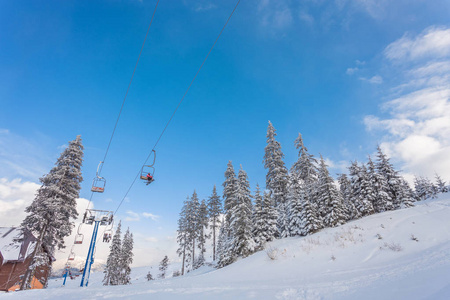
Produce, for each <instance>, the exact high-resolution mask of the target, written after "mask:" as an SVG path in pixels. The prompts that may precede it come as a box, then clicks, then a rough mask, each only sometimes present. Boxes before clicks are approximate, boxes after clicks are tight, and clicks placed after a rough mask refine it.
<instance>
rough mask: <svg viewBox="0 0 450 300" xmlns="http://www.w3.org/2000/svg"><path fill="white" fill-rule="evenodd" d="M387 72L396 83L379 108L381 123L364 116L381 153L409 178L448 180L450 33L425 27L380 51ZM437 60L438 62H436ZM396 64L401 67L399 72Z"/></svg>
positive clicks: (449, 163) (377, 118)
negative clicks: (379, 134)
mask: <svg viewBox="0 0 450 300" xmlns="http://www.w3.org/2000/svg"><path fill="white" fill-rule="evenodd" d="M384 55H385V57H386V58H387V59H388V61H392V62H395V63H394V64H391V65H388V71H389V72H390V73H391V74H395V75H394V76H396V77H397V78H398V79H400V81H401V83H400V84H399V85H397V86H395V87H393V88H392V89H391V93H390V95H388V98H390V100H388V101H387V102H385V103H384V104H383V105H382V106H381V108H382V109H383V110H384V111H385V112H387V113H388V114H389V117H387V118H379V117H377V116H366V117H365V118H364V124H365V126H366V128H367V130H369V131H373V132H382V133H383V142H382V144H381V145H382V147H383V149H385V150H386V151H387V153H389V154H390V155H391V156H393V158H394V159H396V160H397V161H399V162H401V163H402V164H403V165H402V169H404V170H405V171H406V172H409V173H410V174H409V175H408V176H409V177H411V174H417V175H424V176H428V177H433V176H434V172H437V173H438V174H440V175H442V176H443V178H444V180H447V181H448V180H449V179H450V29H446V28H437V27H431V28H428V29H426V30H424V31H423V32H422V33H420V34H418V35H417V36H410V35H404V36H403V37H402V38H400V39H399V40H397V41H395V42H393V43H392V44H390V45H388V46H387V47H386V49H385V51H384ZM436 58H438V60H436ZM396 62H401V63H402V66H401V67H399V65H398V64H397V63H396Z"/></svg>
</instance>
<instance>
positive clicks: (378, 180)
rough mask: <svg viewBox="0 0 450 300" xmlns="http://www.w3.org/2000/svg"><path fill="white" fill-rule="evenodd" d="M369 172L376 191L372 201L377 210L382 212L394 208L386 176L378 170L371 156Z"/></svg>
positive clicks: (369, 178) (368, 163) (368, 166)
mask: <svg viewBox="0 0 450 300" xmlns="http://www.w3.org/2000/svg"><path fill="white" fill-rule="evenodd" d="M367 174H368V180H369V182H370V184H371V186H372V190H373V193H374V198H373V200H372V201H373V209H374V210H375V212H377V213H380V212H384V211H388V210H393V209H394V206H393V205H392V199H391V198H390V196H389V192H388V184H387V181H386V178H385V177H384V176H382V175H381V174H379V173H378V172H377V170H376V167H375V164H374V162H373V161H372V159H371V157H370V156H369V161H368V162H367Z"/></svg>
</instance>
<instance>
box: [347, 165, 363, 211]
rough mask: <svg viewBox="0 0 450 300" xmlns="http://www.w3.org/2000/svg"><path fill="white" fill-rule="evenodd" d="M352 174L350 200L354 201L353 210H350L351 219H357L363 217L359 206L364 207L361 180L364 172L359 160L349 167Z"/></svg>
mask: <svg viewBox="0 0 450 300" xmlns="http://www.w3.org/2000/svg"><path fill="white" fill-rule="evenodd" d="M348 171H349V175H350V183H351V184H350V202H351V203H352V206H353V208H354V209H353V210H352V211H350V213H351V215H350V220H356V219H359V218H361V217H362V214H361V212H360V210H359V208H364V204H363V203H362V202H361V199H362V196H361V181H362V178H361V176H362V172H361V167H360V166H359V165H358V162H357V161H352V162H351V164H350V166H349V167H348Z"/></svg>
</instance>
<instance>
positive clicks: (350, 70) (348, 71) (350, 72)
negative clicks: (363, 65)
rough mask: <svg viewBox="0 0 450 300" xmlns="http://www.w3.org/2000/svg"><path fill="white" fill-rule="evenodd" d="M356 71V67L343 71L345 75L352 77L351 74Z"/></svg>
mask: <svg viewBox="0 0 450 300" xmlns="http://www.w3.org/2000/svg"><path fill="white" fill-rule="evenodd" d="M358 70H359V68H358V67H354V68H347V71H345V73H346V74H347V75H353V74H355V73H356V72H357V71H358Z"/></svg>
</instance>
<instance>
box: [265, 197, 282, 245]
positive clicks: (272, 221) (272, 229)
mask: <svg viewBox="0 0 450 300" xmlns="http://www.w3.org/2000/svg"><path fill="white" fill-rule="evenodd" d="M263 220H264V239H263V240H262V242H263V243H265V242H270V241H273V240H274V239H275V238H276V236H277V235H278V225H277V220H278V212H277V210H276V208H275V206H274V201H273V200H272V197H271V195H270V193H268V192H266V191H264V195H263Z"/></svg>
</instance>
